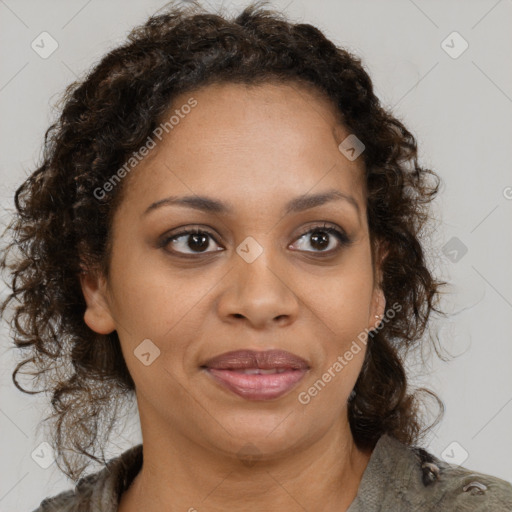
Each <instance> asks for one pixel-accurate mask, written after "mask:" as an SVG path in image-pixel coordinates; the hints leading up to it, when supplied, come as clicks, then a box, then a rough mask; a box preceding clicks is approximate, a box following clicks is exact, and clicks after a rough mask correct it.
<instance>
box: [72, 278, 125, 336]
mask: <svg viewBox="0 0 512 512" xmlns="http://www.w3.org/2000/svg"><path fill="white" fill-rule="evenodd" d="M80 284H81V286H82V293H83V294H84V299H85V302H86V304H87V307H86V310H85V313H84V321H85V323H86V324H87V326H88V327H90V328H91V329H92V330H93V331H94V332H97V333H98V334H110V333H111V332H112V331H114V330H115V328H116V327H115V322H114V318H113V317H112V314H111V311H110V307H109V304H108V300H107V291H106V290H107V288H106V281H105V279H104V277H103V276H99V275H98V274H96V273H93V272H88V271H83V272H81V273H80Z"/></svg>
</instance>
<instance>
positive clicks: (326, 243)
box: [311, 231, 329, 249]
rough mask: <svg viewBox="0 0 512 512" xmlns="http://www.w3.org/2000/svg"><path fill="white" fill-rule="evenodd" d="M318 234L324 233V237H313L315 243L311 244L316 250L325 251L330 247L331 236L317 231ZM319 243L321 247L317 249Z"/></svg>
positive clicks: (323, 232)
mask: <svg viewBox="0 0 512 512" xmlns="http://www.w3.org/2000/svg"><path fill="white" fill-rule="evenodd" d="M317 233H322V235H320V236H319V235H311V239H312V240H313V243H312V244H311V245H312V246H313V247H314V248H315V249H325V247H328V246H329V240H328V237H329V234H328V233H326V232H325V231H317ZM317 243H318V244H319V245H320V247H315V245H317Z"/></svg>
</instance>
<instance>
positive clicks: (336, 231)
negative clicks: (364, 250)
mask: <svg viewBox="0 0 512 512" xmlns="http://www.w3.org/2000/svg"><path fill="white" fill-rule="evenodd" d="M317 231H320V232H324V233H328V234H330V235H334V236H335V237H336V239H337V240H338V242H339V246H338V248H337V249H331V250H330V251H305V252H306V253H308V254H318V255H320V257H323V256H322V255H327V256H332V255H333V254H334V253H336V252H338V251H340V250H341V249H342V248H343V247H347V246H349V245H350V244H351V243H352V239H351V238H350V237H349V236H348V235H347V234H346V233H345V231H343V230H342V229H340V228H337V227H335V225H332V224H329V223H327V222H326V223H323V224H322V225H317V226H312V227H308V228H306V229H305V231H303V232H302V233H301V234H299V236H298V237H297V238H296V240H300V239H301V238H302V237H304V236H305V235H310V234H313V233H315V232H317ZM199 234H203V235H208V236H209V237H210V238H211V239H212V240H213V241H214V242H215V243H216V244H217V245H220V244H219V243H218V242H217V240H216V237H215V235H214V234H213V233H211V232H210V231H208V230H207V229H203V228H193V229H184V230H182V231H179V232H178V233H174V234H173V235H172V236H168V237H164V238H163V239H162V240H161V242H160V243H159V244H158V246H159V248H165V247H166V246H167V245H168V244H169V243H171V242H172V241H174V240H177V239H179V238H181V237H183V236H185V235H199ZM164 250H166V251H167V249H164ZM167 252H171V253H172V254H173V255H177V256H178V257H182V258H197V257H199V256H205V255H208V254H214V253H216V252H220V251H208V252H202V253H201V252H198V253H196V254H185V253H180V252H177V251H167Z"/></svg>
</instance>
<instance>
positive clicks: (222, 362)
mask: <svg viewBox="0 0 512 512" xmlns="http://www.w3.org/2000/svg"><path fill="white" fill-rule="evenodd" d="M201 368H203V369H204V370H205V371H206V373H207V374H208V375H210V376H211V377H212V378H213V379H214V380H215V381H216V382H218V383H219V384H221V385H222V386H223V387H224V388H225V389H228V390H230V391H232V392H233V393H235V394H237V395H238V396H241V397H242V398H245V399H247V400H272V399H276V398H279V397H281V396H283V395H285V394H287V393H288V392H290V391H291V390H292V389H293V388H294V387H295V386H296V385H297V384H298V382H299V381H300V380H301V379H302V378H303V377H304V375H305V374H306V373H307V372H308V370H309V365H308V363H307V362H306V361H305V360H304V359H303V358H301V357H299V356H297V355H295V354H292V353H290V352H287V351H285V350H266V351H258V352H256V351H254V350H236V351H232V352H226V353H224V354H220V355H219V356H216V357H214V358H212V359H209V360H208V361H206V362H205V363H204V364H203V365H202V366H201ZM248 369H253V370H254V371H257V369H259V370H272V369H275V370H279V373H271V374H268V373H267V374H246V373H243V370H248Z"/></svg>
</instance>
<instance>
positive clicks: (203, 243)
mask: <svg viewBox="0 0 512 512" xmlns="http://www.w3.org/2000/svg"><path fill="white" fill-rule="evenodd" d="M191 239H192V240H193V242H192V243H191V242H190V240H191ZM198 241H200V243H199V244H197V242H198ZM188 246H189V248H190V249H192V250H196V249H199V250H205V249H207V248H208V237H207V236H205V235H204V234H194V235H190V238H189V243H188Z"/></svg>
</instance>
